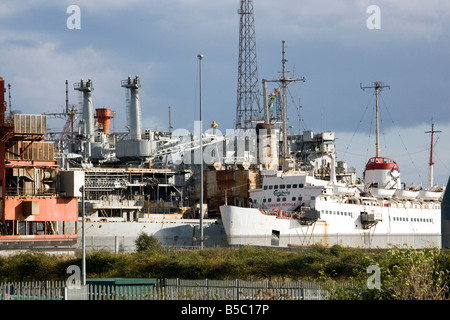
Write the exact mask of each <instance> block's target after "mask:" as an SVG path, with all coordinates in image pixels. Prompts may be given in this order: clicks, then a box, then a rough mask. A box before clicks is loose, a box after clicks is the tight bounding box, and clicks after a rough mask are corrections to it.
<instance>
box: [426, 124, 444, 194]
mask: <svg viewBox="0 0 450 320" xmlns="http://www.w3.org/2000/svg"><path fill="white" fill-rule="evenodd" d="M437 132H441V131H435V130H434V123H432V124H431V131H425V133H431V147H430V163H429V165H430V167H429V172H428V190H431V187H433V165H434V162H433V143H434V134H435V133H437Z"/></svg>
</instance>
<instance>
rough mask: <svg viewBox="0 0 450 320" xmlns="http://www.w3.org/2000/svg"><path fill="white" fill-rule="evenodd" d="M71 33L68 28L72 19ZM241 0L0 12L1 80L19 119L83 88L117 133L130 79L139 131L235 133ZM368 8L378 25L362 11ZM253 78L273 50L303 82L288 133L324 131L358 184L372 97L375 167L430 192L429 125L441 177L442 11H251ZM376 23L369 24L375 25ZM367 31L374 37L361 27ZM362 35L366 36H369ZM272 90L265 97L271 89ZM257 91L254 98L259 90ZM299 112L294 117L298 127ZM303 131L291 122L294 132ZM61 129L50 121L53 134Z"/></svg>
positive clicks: (423, 6) (446, 161)
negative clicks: (214, 126)
mask: <svg viewBox="0 0 450 320" xmlns="http://www.w3.org/2000/svg"><path fill="white" fill-rule="evenodd" d="M71 5H76V6H78V8H79V9H80V16H79V18H80V19H79V20H78V21H79V26H80V29H70V28H68V25H67V22H68V20H70V21H73V20H71V19H72V18H73V16H72V14H73V11H69V12H67V9H68V7H70V6H71ZM239 5H240V1H239V0H215V1H208V0H166V1H153V0H128V1H123V0H121V1H118V0H108V1H107V0H95V1H92V0H79V1H77V0H67V1H66V0H22V1H13V0H2V1H1V2H0V76H2V77H3V78H4V79H5V81H6V83H10V84H11V86H12V87H11V105H12V108H13V110H17V111H20V112H22V113H33V114H36V113H61V112H63V111H64V106H65V81H66V80H68V83H69V103H70V104H75V105H79V93H78V92H77V91H75V90H73V84H74V83H75V82H79V81H80V80H81V79H83V80H87V79H92V81H93V85H94V92H93V93H92V100H93V104H94V108H103V107H108V108H111V109H112V110H113V111H115V112H116V115H117V118H116V119H114V123H113V129H114V130H116V131H121V130H122V131H124V130H125V126H126V121H127V116H126V93H125V89H124V88H121V87H120V81H121V80H123V79H126V78H127V77H128V76H132V77H134V76H135V75H139V77H140V79H141V85H142V86H141V88H140V90H139V95H140V101H141V107H142V124H143V127H144V128H145V129H152V130H168V123H169V113H168V108H169V106H170V107H171V121H172V126H173V128H174V129H177V128H186V129H188V130H189V131H192V130H193V127H194V121H195V120H198V119H199V93H198V92H199V61H198V58H197V55H198V54H200V53H201V54H203V55H204V58H203V60H202V102H203V103H202V117H203V119H204V123H205V125H204V126H207V125H208V124H209V123H212V121H213V120H214V121H216V122H217V123H218V124H219V129H220V130H221V131H222V132H225V131H226V129H232V128H233V127H234V121H235V114H236V103H237V102H236V101H237V77H238V58H239V57H238V52H239V50H238V48H239V15H238V13H237V11H238V9H239ZM371 5H376V6H378V8H379V11H378V13H379V14H378V13H375V12H373V11H372V10H369V11H368V8H369V7H370V6H371ZM254 18H255V30H256V51H257V61H258V77H259V80H260V83H261V80H262V79H267V80H273V79H277V78H278V77H279V75H280V71H281V49H282V41H283V40H284V41H285V42H286V59H287V60H288V61H287V64H286V68H287V70H288V71H289V72H290V73H289V75H291V76H295V77H297V78H300V77H305V79H306V81H305V82H298V83H293V84H291V85H290V86H289V90H288V118H289V122H290V123H289V124H290V126H292V128H290V132H291V133H298V131H299V122H300V123H301V131H303V130H312V131H314V132H321V131H334V132H335V136H336V150H337V160H342V161H347V163H348V166H350V167H351V166H353V167H355V168H356V170H357V173H358V176H361V175H362V171H363V170H364V165H365V163H366V162H367V160H368V158H370V157H371V156H374V155H375V136H374V126H375V125H374V105H375V103H374V93H373V90H362V89H361V88H360V85H361V84H362V85H363V86H371V85H372V83H373V82H375V81H382V82H384V83H385V84H386V85H389V88H385V89H384V90H383V91H382V92H381V95H380V98H379V110H380V155H382V156H386V157H390V158H393V159H394V160H396V161H397V163H398V164H399V167H400V171H401V174H402V176H401V177H402V181H404V182H405V183H407V184H408V185H409V183H412V182H415V183H420V182H421V183H422V184H423V185H424V186H426V185H427V184H428V182H427V181H428V162H429V154H430V135H429V134H427V133H425V132H426V131H429V130H431V124H432V123H434V125H435V130H438V131H441V132H439V133H436V134H435V150H434V151H435V152H434V159H435V165H434V181H435V182H436V183H438V184H447V180H448V177H449V173H450V170H449V168H450V148H449V147H448V146H449V142H450V106H449V101H450V59H449V58H450V2H449V1H447V0H429V1H423V0H409V1H406V0H397V1H389V0H379V1H373V0H370V1H369V0H314V1H313V0H279V1H276V2H274V1H268V0H254ZM374 19H375V20H374ZM368 23H369V26H370V25H374V24H376V26H377V28H375V29H374V28H369V27H368ZM371 23H372V24H371ZM270 89H271V88H269V90H270ZM260 90H261V93H262V87H260ZM299 104H300V105H301V106H302V108H301V112H300V117H299V108H298V106H299ZM299 120H300V121H299ZM64 123H65V120H64V119H49V126H50V128H51V129H52V130H55V131H57V130H61V129H62V128H63V126H64Z"/></svg>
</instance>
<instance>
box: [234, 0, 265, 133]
mask: <svg viewBox="0 0 450 320" xmlns="http://www.w3.org/2000/svg"><path fill="white" fill-rule="evenodd" d="M238 14H239V15H240V25H239V65H238V85H237V109H236V124H235V126H236V128H240V129H247V128H253V127H254V124H255V122H256V121H258V120H260V118H261V107H260V103H259V83H258V66H257V59H256V40H255V19H254V15H253V0H241V7H240V9H239V10H238Z"/></svg>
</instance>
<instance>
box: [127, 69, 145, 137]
mask: <svg viewBox="0 0 450 320" xmlns="http://www.w3.org/2000/svg"><path fill="white" fill-rule="evenodd" d="M122 87H124V88H128V89H130V110H129V112H130V123H129V125H130V139H131V140H141V131H142V129H141V104H140V102H139V94H138V89H139V88H140V87H141V81H140V80H139V76H136V77H135V78H134V79H131V77H128V79H126V80H122Z"/></svg>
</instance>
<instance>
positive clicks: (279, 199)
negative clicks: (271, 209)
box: [263, 197, 302, 203]
mask: <svg viewBox="0 0 450 320" xmlns="http://www.w3.org/2000/svg"><path fill="white" fill-rule="evenodd" d="M286 199H287V198H285V197H283V198H277V201H276V202H280V201H281V202H285V201H286ZM297 200H298V201H301V200H302V197H292V198H291V201H297ZM265 202H272V198H269V199H266V198H264V199H263V203H265Z"/></svg>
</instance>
